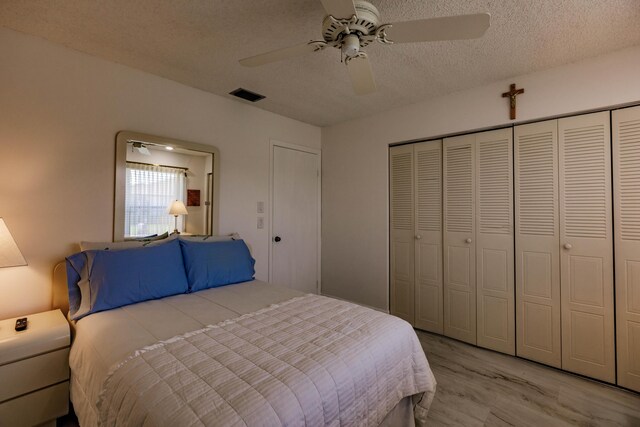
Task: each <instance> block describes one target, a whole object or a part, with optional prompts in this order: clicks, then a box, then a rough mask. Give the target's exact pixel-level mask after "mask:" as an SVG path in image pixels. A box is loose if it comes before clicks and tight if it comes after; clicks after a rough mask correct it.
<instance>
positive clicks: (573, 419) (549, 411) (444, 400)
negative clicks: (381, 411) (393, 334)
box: [416, 331, 640, 427]
mask: <svg viewBox="0 0 640 427" xmlns="http://www.w3.org/2000/svg"><path fill="white" fill-rule="evenodd" d="M416 332H417V334H418V338H419V339H420V342H421V343H422V347H423V348H424V350H425V353H426V354H427V358H428V359H429V364H430V365H431V369H432V370H433V373H434V375H435V377H436V380H437V381H438V386H437V390H436V395H435V398H434V400H433V405H432V406H431V409H430V411H429V421H430V423H429V426H465V427H466V426H536V427H537V426H545V427H547V426H640V394H637V393H632V392H628V391H625V390H622V389H619V388H616V387H613V386H609V385H606V384H603V383H599V382H597V381H591V380H588V379H585V378H582V377H579V376H576V375H571V374H568V373H565V372H562V371H559V370H556V369H553V368H548V367H546V366H543V365H539V364H537V363H533V362H529V361H526V360H523V359H519V358H515V357H512V356H507V355H503V354H500V353H496V352H493V351H490V350H484V349H481V348H477V347H474V346H471V345H468V344H464V343H461V342H459V341H455V340H452V339H449V338H445V337H442V336H439V335H435V334H430V333H426V332H421V331H416Z"/></svg>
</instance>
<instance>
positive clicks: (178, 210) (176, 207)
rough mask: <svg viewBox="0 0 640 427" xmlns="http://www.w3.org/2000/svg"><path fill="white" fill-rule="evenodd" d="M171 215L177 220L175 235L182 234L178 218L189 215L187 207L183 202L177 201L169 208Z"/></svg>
mask: <svg viewBox="0 0 640 427" xmlns="http://www.w3.org/2000/svg"><path fill="white" fill-rule="evenodd" d="M169 215H173V216H174V220H175V223H174V230H173V234H180V231H179V230H178V216H180V215H189V212H187V207H186V206H185V205H184V203H183V202H182V201H181V200H175V201H174V202H173V203H171V206H169Z"/></svg>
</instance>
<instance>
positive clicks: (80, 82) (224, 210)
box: [0, 28, 321, 318]
mask: <svg viewBox="0 0 640 427" xmlns="http://www.w3.org/2000/svg"><path fill="white" fill-rule="evenodd" d="M0 57H1V58H2V59H1V62H0V64H1V65H0V217H4V219H5V221H6V223H7V224H8V226H9V229H10V230H11V232H12V233H13V236H14V238H15V240H16V241H17V243H18V245H19V247H20V249H21V250H22V252H23V254H24V256H25V258H26V259H27V262H28V263H29V266H27V267H16V268H5V269H0V318H6V317H11V316H18V315H22V314H29V313H34V312H37V311H41V310H46V309H48V308H49V307H50V304H51V275H52V270H53V266H54V264H55V263H56V262H58V261H60V260H62V259H63V258H64V257H65V256H66V255H69V254H71V253H72V252H73V251H75V250H76V249H77V246H76V245H77V242H79V241H80V240H110V239H111V237H112V232H113V196H114V191H113V186H114V160H115V135H116V133H117V132H118V131H120V130H132V131H138V132H144V133H151V134H155V135H162V136H167V137H170V138H177V139H183V140H187V141H193V142H197V143H202V144H210V145H215V146H217V147H218V148H219V149H220V159H221V163H220V222H219V224H220V226H219V228H220V232H222V233H227V232H233V231H236V232H239V233H240V234H241V235H242V236H243V237H244V238H245V239H246V240H247V242H248V243H249V244H250V245H251V247H252V250H253V255H254V257H255V258H256V260H257V263H256V270H257V277H258V278H260V279H267V276H268V275H267V268H268V265H267V262H268V261H267V260H268V245H269V241H270V240H269V236H268V235H267V230H266V229H264V230H257V229H256V217H257V215H256V212H255V209H256V202H257V201H259V200H261V201H264V202H265V203H268V200H269V199H268V193H269V140H270V139H277V140H279V141H286V142H290V143H295V144H301V145H307V146H310V147H315V148H319V147H320V139H321V132H320V129H319V128H318V127H315V126H311V125H307V124H304V123H301V122H298V121H295V120H291V119H287V118H285V117H282V116H278V115H276V114H272V113H269V112H266V111H263V110H260V109H258V108H254V107H252V106H249V105H246V104H243V103H240V102H236V101H232V100H229V99H225V98H222V97H219V96H215V95H212V94H209V93H206V92H203V91H200V90H197V89H193V88H189V87H186V86H183V85H181V84H178V83H175V82H172V81H169V80H166V79H163V78H160V77H155V76H152V75H150V74H147V73H144V72H140V71H137V70H133V69H131V68H128V67H125V66H121V65H118V64H115V63H111V62H108V61H104V60H101V59H98V58H95V57H91V56H88V55H85V54H82V53H78V52H76V51H72V50H69V49H66V48H64V47H61V46H57V45H54V44H52V43H49V42H47V41H45V40H42V39H39V38H36V37H32V36H27V35H24V34H21V33H17V32H14V31H11V30H7V29H4V28H0ZM232 89H235V88H229V90H232ZM267 212H268V210H267Z"/></svg>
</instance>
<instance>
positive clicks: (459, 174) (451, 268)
mask: <svg viewBox="0 0 640 427" xmlns="http://www.w3.org/2000/svg"><path fill="white" fill-rule="evenodd" d="M474 153H475V135H464V136H460V137H455V138H446V139H445V140H444V142H443V156H444V157H443V169H444V174H443V189H444V191H443V197H444V237H443V241H444V334H445V335H447V336H450V337H452V338H456V339H459V340H462V341H466V342H468V343H471V344H475V343H476V266H475V263H476V254H475V243H474V238H475V217H474V215H475V185H474V178H475V154H474Z"/></svg>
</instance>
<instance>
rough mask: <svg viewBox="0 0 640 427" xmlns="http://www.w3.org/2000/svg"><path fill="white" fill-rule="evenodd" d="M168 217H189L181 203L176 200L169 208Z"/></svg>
mask: <svg viewBox="0 0 640 427" xmlns="http://www.w3.org/2000/svg"><path fill="white" fill-rule="evenodd" d="M169 215H176V216H177V215H189V212H187V208H186V207H185V205H184V203H183V202H182V201H180V200H176V201H175V202H173V203H171V206H169Z"/></svg>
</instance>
